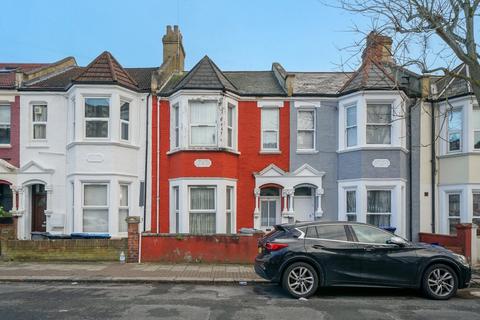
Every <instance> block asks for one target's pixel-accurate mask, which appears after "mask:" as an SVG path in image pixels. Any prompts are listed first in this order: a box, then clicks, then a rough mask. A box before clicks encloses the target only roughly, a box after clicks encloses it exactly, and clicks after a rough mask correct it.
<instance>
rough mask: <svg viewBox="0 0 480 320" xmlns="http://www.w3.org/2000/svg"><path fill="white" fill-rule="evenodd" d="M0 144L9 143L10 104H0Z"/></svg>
mask: <svg viewBox="0 0 480 320" xmlns="http://www.w3.org/2000/svg"><path fill="white" fill-rule="evenodd" d="M0 144H10V105H8V104H5V105H0Z"/></svg>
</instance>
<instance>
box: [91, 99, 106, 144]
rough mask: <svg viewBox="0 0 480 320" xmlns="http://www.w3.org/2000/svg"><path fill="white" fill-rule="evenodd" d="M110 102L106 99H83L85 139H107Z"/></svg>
mask: <svg viewBox="0 0 480 320" xmlns="http://www.w3.org/2000/svg"><path fill="white" fill-rule="evenodd" d="M109 117H110V100H109V99H108V98H86V99H85V137H86V138H108V137H109V132H108V131H109Z"/></svg>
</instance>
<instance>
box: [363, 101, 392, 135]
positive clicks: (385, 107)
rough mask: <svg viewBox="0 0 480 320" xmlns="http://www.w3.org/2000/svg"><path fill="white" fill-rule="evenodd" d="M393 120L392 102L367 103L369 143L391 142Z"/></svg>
mask: <svg viewBox="0 0 480 320" xmlns="http://www.w3.org/2000/svg"><path fill="white" fill-rule="evenodd" d="M391 122H392V105H391V104H367V144H390V143H391Z"/></svg>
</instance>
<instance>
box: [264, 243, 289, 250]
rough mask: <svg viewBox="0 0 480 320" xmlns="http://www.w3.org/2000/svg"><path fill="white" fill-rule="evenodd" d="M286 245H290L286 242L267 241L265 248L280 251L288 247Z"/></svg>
mask: <svg viewBox="0 0 480 320" xmlns="http://www.w3.org/2000/svg"><path fill="white" fill-rule="evenodd" d="M286 247H288V244H286V243H271V242H267V243H266V244H265V249H267V250H268V251H278V250H280V249H283V248H286Z"/></svg>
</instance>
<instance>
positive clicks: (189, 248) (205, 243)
mask: <svg viewBox="0 0 480 320" xmlns="http://www.w3.org/2000/svg"><path fill="white" fill-rule="evenodd" d="M262 236H263V234H262V233H261V234H254V235H250V236H247V235H242V236H236V235H233V236H232V235H213V236H199V235H195V236H194V235H181V236H177V235H171V234H170V235H169V234H160V235H148V234H147V235H143V236H142V262H204V263H219V262H220V263H242V264H243V263H253V262H254V261H255V256H256V255H257V254H258V248H257V242H258V239H259V238H261V237H262Z"/></svg>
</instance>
